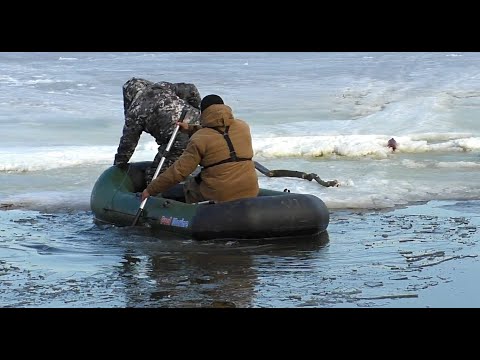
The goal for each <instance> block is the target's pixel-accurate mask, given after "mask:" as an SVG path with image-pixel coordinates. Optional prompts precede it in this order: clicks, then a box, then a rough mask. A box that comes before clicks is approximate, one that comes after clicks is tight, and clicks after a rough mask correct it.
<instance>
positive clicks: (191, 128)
mask: <svg viewBox="0 0 480 360" xmlns="http://www.w3.org/2000/svg"><path fill="white" fill-rule="evenodd" d="M177 125H180V129H179V130H180V132H182V133H184V134H188V136H189V137H191V136H192V135H193V134H195V133H196V132H197V131H198V130H200V129H201V128H202V126H201V125H191V124H188V123H185V122H180V121H177Z"/></svg>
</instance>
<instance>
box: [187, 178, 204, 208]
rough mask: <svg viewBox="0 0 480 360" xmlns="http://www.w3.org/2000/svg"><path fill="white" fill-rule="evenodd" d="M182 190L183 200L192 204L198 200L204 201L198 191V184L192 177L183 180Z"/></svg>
mask: <svg viewBox="0 0 480 360" xmlns="http://www.w3.org/2000/svg"><path fill="white" fill-rule="evenodd" d="M183 191H184V193H185V202H186V203H187V204H192V203H196V202H200V201H206V200H207V199H205V198H204V197H203V196H202V193H201V192H200V185H199V184H197V182H196V181H195V178H194V177H189V178H187V180H185V183H184V185H183Z"/></svg>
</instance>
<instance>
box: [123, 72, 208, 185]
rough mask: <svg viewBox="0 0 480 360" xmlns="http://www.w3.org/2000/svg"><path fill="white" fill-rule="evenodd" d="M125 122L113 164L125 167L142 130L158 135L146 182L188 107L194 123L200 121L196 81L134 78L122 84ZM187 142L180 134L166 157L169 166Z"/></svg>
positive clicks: (148, 180) (166, 165)
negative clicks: (156, 80)
mask: <svg viewBox="0 0 480 360" xmlns="http://www.w3.org/2000/svg"><path fill="white" fill-rule="evenodd" d="M123 99H124V115H125V124H124V127H123V133H122V137H121V138H120V142H119V145H118V149H117V153H116V154H115V160H114V165H118V166H124V165H126V164H127V163H128V161H129V160H130V158H131V157H132V155H133V153H134V151H135V148H136V146H137V144H138V141H139V139H140V136H141V134H142V132H146V133H148V134H150V135H151V136H153V137H154V138H155V141H156V143H157V144H158V145H159V147H158V152H157V154H156V156H155V158H154V160H153V163H152V165H151V166H150V168H148V169H147V170H146V172H145V175H146V177H145V178H146V181H147V184H148V183H150V181H151V179H152V177H153V175H154V173H155V170H156V168H157V166H158V164H159V162H160V159H161V158H162V156H163V154H164V151H165V148H166V146H167V144H168V141H169V140H170V138H171V136H172V133H173V130H174V128H175V124H176V121H177V120H178V119H179V117H180V114H181V112H182V110H183V109H184V108H186V109H187V110H188V113H189V119H190V122H191V123H192V124H198V123H199V117H200V111H199V108H200V101H201V98H200V94H199V92H198V90H197V88H196V87H195V85H193V84H186V83H175V84H174V83H169V82H164V81H163V82H158V83H153V82H151V81H148V80H145V79H139V78H131V79H130V80H128V81H127V82H126V83H125V84H124V85H123ZM187 142H188V136H186V135H184V134H178V135H177V137H176V139H175V142H174V143H173V144H172V147H171V149H170V151H169V154H168V157H167V158H166V159H165V167H164V169H166V168H167V167H168V166H169V165H171V164H173V162H174V161H175V160H176V159H177V158H178V157H180V155H181V154H182V152H183V150H184V149H185V147H186V144H187Z"/></svg>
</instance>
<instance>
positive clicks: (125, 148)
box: [113, 117, 143, 166]
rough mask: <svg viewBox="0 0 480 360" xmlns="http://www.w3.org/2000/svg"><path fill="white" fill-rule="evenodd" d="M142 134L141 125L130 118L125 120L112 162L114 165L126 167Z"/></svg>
mask: <svg viewBox="0 0 480 360" xmlns="http://www.w3.org/2000/svg"><path fill="white" fill-rule="evenodd" d="M142 132H143V124H141V123H140V122H139V121H137V120H135V119H132V118H131V117H127V118H126V119H125V125H124V126H123V133H122V137H121V138H120V143H119V145H118V148H117V153H116V154H115V160H114V162H113V164H114V165H120V166H121V165H126V164H127V163H128V162H129V161H130V158H131V157H132V155H133V152H134V151H135V148H136V147H137V144H138V141H139V139H140V135H142Z"/></svg>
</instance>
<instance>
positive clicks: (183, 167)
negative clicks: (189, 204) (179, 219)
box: [142, 141, 202, 201]
mask: <svg viewBox="0 0 480 360" xmlns="http://www.w3.org/2000/svg"><path fill="white" fill-rule="evenodd" d="M201 159H202V156H201V155H200V151H199V149H198V147H197V146H196V144H194V143H193V142H192V141H190V142H189V143H188V145H187V148H186V149H185V151H184V152H183V154H182V156H180V157H179V158H178V159H177V160H176V161H175V162H174V163H173V164H172V165H171V166H170V167H169V168H168V169H167V170H165V171H164V172H163V173H161V174H160V175H159V176H158V177H157V178H155V179H154V180H152V182H151V183H150V184H149V185H148V186H147V187H146V189H145V190H144V191H143V192H142V201H143V200H144V199H146V198H148V197H149V196H155V195H158V194H161V193H163V192H165V191H167V190H168V189H170V188H171V187H172V186H174V185H175V184H178V183H180V182H182V181H184V180H185V179H186V178H187V177H188V176H189V175H190V174H191V173H193V172H194V171H195V169H197V167H198V165H199V164H200V161H201Z"/></svg>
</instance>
